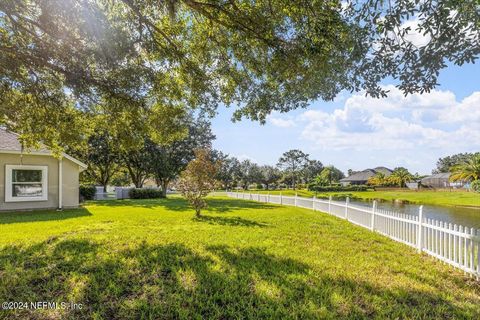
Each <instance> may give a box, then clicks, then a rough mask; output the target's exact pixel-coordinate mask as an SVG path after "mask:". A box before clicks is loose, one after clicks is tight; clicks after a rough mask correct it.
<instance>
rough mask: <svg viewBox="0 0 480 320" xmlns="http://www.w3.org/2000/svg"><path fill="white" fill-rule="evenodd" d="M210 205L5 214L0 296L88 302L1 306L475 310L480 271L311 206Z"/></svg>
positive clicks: (365, 315)
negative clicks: (198, 211) (474, 274)
mask: <svg viewBox="0 0 480 320" xmlns="http://www.w3.org/2000/svg"><path fill="white" fill-rule="evenodd" d="M209 204H210V207H209V209H208V210H207V211H205V213H204V216H203V217H201V218H197V219H196V218H194V214H193V211H192V210H191V209H189V208H188V207H187V205H186V203H185V201H184V200H183V199H181V198H172V199H161V200H137V201H128V200H124V201H105V202H92V203H89V204H88V205H86V206H85V208H83V209H79V210H66V211H63V212H28V213H25V212H23V213H21V212H19V213H2V214H0V235H1V236H0V301H2V302H3V301H57V302H75V303H81V304H83V306H84V307H83V309H82V310H17V311H15V312H14V311H0V318H18V319H47V318H48V319H58V318H65V319H69V318H70V319H130V318H136V319H283V318H285V319H299V318H301V319H318V318H321V319H339V318H341V319H371V318H377V319H426V318H428V319H454V318H455V319H479V318H480V284H479V283H478V282H476V281H474V280H472V279H470V278H468V277H466V276H464V275H463V274H462V273H461V272H459V271H457V270H454V269H452V268H451V267H448V266H446V265H444V264H441V263H440V262H438V261H436V260H434V259H433V258H430V257H428V256H426V255H420V254H417V253H416V252H415V251H414V250H413V249H411V248H410V247H407V246H405V245H402V244H400V243H396V242H394V241H391V240H389V239H387V238H385V237H382V236H380V235H378V234H375V233H372V232H369V231H368V230H366V229H363V228H360V227H356V226H354V225H351V224H349V223H348V222H346V221H343V220H339V219H336V218H334V217H332V216H329V215H327V214H323V213H319V212H312V211H309V210H306V209H301V208H292V207H279V206H275V205H270V204H263V203H255V202H250V201H243V200H236V199H225V198H221V197H216V198H211V199H209ZM2 312H3V313H2Z"/></svg>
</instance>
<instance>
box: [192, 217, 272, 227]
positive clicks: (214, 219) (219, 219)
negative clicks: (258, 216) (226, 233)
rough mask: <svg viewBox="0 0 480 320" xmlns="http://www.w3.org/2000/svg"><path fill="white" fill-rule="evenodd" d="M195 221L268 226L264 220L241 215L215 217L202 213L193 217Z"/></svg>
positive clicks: (243, 225)
mask: <svg viewBox="0 0 480 320" xmlns="http://www.w3.org/2000/svg"><path fill="white" fill-rule="evenodd" d="M193 221H195V222H205V223H208V224H212V225H220V226H241V227H261V228H264V227H267V226H268V225H267V224H266V223H263V222H256V221H252V220H247V219H243V218H240V217H215V216H206V215H201V216H200V217H195V218H193Z"/></svg>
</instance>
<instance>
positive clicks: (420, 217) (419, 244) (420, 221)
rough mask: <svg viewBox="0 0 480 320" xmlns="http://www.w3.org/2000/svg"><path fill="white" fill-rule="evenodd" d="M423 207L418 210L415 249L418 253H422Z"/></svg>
mask: <svg viewBox="0 0 480 320" xmlns="http://www.w3.org/2000/svg"><path fill="white" fill-rule="evenodd" d="M422 224H423V205H422V206H420V208H418V231H417V247H418V248H417V249H418V251H419V252H422V249H423V243H422V238H423V230H422V229H423V226H422Z"/></svg>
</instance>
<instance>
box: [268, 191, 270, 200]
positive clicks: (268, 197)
mask: <svg viewBox="0 0 480 320" xmlns="http://www.w3.org/2000/svg"><path fill="white" fill-rule="evenodd" d="M267 202H270V192H267Z"/></svg>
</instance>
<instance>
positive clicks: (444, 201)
mask: <svg viewBox="0 0 480 320" xmlns="http://www.w3.org/2000/svg"><path fill="white" fill-rule="evenodd" d="M251 192H252V193H254V192H261V193H267V191H265V190H259V191H251ZM268 192H269V193H271V194H278V193H280V191H272V190H271V191H268ZM295 192H297V193H298V196H302V197H313V196H314V195H315V192H312V191H307V190H297V191H293V190H283V191H282V194H283V195H295ZM330 195H332V196H342V197H345V196H350V197H351V198H357V199H366V200H375V199H377V200H386V201H392V200H404V201H409V202H412V203H421V204H433V205H441V206H468V207H480V193H475V192H467V191H451V192H449V191H412V190H405V191H361V192H352V191H349V192H322V193H317V196H318V197H327V198H328V196H330Z"/></svg>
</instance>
